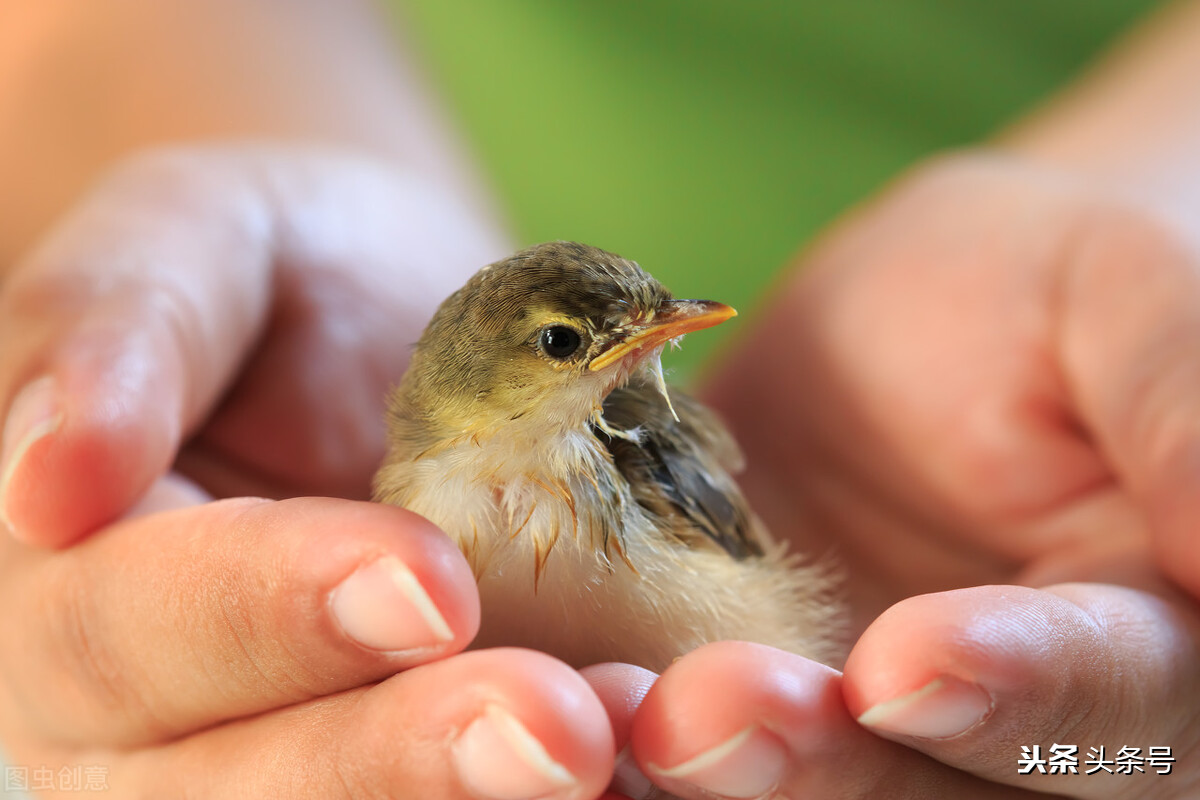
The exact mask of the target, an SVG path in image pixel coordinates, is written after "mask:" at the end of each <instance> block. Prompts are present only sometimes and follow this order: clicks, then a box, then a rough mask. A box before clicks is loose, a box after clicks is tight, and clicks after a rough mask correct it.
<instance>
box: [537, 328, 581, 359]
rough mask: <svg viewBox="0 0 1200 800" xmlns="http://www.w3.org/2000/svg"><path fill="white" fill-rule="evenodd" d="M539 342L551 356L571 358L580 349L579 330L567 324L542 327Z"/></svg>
mask: <svg viewBox="0 0 1200 800" xmlns="http://www.w3.org/2000/svg"><path fill="white" fill-rule="evenodd" d="M538 344H539V345H541V348H542V352H544V353H545V354H546V355H548V356H550V357H551V358H570V357H571V355H573V354H574V353H575V351H576V350H578V349H579V344H580V339H579V332H578V331H576V330H575V329H574V328H569V327H567V326H566V325H549V326H547V327H545V328H542V332H541V333H540V334H539V335H538Z"/></svg>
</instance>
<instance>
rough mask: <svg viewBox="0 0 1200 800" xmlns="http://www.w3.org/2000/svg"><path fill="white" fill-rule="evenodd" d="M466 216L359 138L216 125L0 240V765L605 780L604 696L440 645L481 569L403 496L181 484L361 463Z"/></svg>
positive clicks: (452, 636)
mask: <svg viewBox="0 0 1200 800" xmlns="http://www.w3.org/2000/svg"><path fill="white" fill-rule="evenodd" d="M490 246H491V244H489V235H488V234H487V232H486V229H484V228H482V227H481V226H480V225H479V224H478V223H475V222H474V221H472V220H470V219H469V218H466V217H465V215H463V214H461V213H459V212H457V211H456V209H455V207H454V206H453V205H452V204H451V203H449V202H448V201H442V200H439V199H438V196H437V195H436V194H435V193H433V192H431V191H428V190H427V188H426V187H424V186H423V185H422V184H420V183H418V182H416V181H411V180H408V179H405V178H403V176H397V175H395V174H393V173H391V172H390V171H389V170H388V169H386V168H384V167H382V166H380V165H375V164H372V163H370V162H364V161H359V160H355V159H349V158H344V157H341V156H336V155H332V154H328V153H312V152H305V151H293V152H282V153H281V152H279V151H274V152H267V151H265V150H251V149H244V148H227V149H213V150H198V151H191V152H172V153H162V154H157V155H154V156H151V157H147V158H143V159H139V160H135V161H134V162H131V163H130V164H128V165H126V166H125V167H124V168H122V169H121V170H119V171H118V172H117V173H116V174H115V175H114V176H113V177H112V178H111V179H110V180H109V181H108V182H107V183H106V184H105V185H103V186H102V187H101V188H100V189H99V190H98V191H97V193H96V194H95V195H93V196H92V197H91V198H90V200H88V201H87V202H86V203H85V204H84V205H83V206H81V207H80V208H79V209H78V210H77V211H76V212H74V213H73V214H72V215H70V216H69V217H67V218H66V220H65V221H64V222H63V223H62V225H61V226H60V227H59V228H58V229H57V230H56V231H55V232H54V234H53V235H52V236H51V237H50V239H49V240H48V241H47V243H46V244H45V246H44V247H42V248H41V249H40V250H39V251H38V252H37V253H35V254H33V255H32V256H31V257H30V258H29V259H27V260H25V261H24V262H23V263H22V264H20V265H19V266H18V267H17V268H16V269H15V271H14V273H13V274H12V276H11V278H10V280H9V281H8V282H7V283H6V284H5V285H4V287H3V295H2V296H0V397H3V398H5V408H8V407H9V405H12V406H13V411H12V414H11V416H10V422H9V424H8V427H7V431H6V437H5V439H6V446H5V457H6V462H5V463H6V467H5V471H4V475H5V478H4V481H3V483H4V486H3V490H2V497H3V500H4V503H5V508H6V510H7V512H8V514H9V515H10V516H11V518H12V520H13V522H14V524H15V528H16V533H18V534H19V536H20V537H21V538H22V539H23V540H25V543H18V542H17V541H15V540H13V539H12V538H11V537H8V536H3V537H0V640H2V641H4V642H5V643H6V645H5V647H4V648H0V742H2V743H3V748H4V750H5V751H6V754H7V755H8V756H9V761H10V763H11V764H14V765H26V766H28V767H31V768H37V767H40V766H49V767H52V768H53V769H54V770H57V769H58V768H59V767H60V766H67V767H70V766H74V765H99V766H101V767H102V768H103V769H104V770H105V772H104V773H103V778H104V782H105V783H106V785H107V786H108V787H109V788H110V789H112V790H113V792H114V794H115V795H116V796H160V797H168V796H183V795H185V794H195V795H197V796H209V797H222V796H225V797H246V796H266V797H275V796H299V795H301V794H304V795H307V796H314V797H360V796H366V795H370V796H385V795H388V794H396V793H405V794H407V793H411V792H413V791H417V792H419V793H422V794H424V795H428V796H437V797H448V798H454V797H467V796H471V797H479V796H495V797H519V796H521V795H522V793H526V794H536V795H539V796H540V795H546V796H550V797H555V798H560V797H561V798H583V797H593V796H595V795H596V794H598V793H599V792H600V790H601V789H602V788H603V787H604V786H605V784H606V783H607V782H608V779H609V776H610V773H611V769H612V760H613V744H612V733H611V727H610V724H609V721H608V718H607V716H606V715H605V710H604V707H603V706H602V705H601V704H600V702H599V701H598V700H597V698H596V696H595V693H594V692H593V690H592V689H591V688H590V687H589V685H588V684H587V683H586V682H585V681H584V680H583V679H581V678H580V677H579V675H578V674H577V673H575V672H574V671H572V670H570V669H569V668H567V667H566V666H565V665H563V664H561V663H559V662H557V661H554V660H553V659H550V658H548V657H545V656H541V655H539V654H536V653H529V652H524V651H515V650H497V651H489V652H480V653H469V654H462V655H454V654H456V653H458V651H460V650H462V649H463V648H464V647H465V646H466V645H467V643H468V642H469V641H470V640H471V639H472V637H473V636H474V635H475V632H476V630H477V628H478V623H479V601H478V596H477V594H476V590H475V583H474V580H473V577H472V575H471V573H470V570H469V569H468V568H467V566H466V564H465V562H464V561H463V559H462V558H461V556H460V554H459V553H458V551H457V550H456V549H455V548H454V547H453V546H452V545H451V544H450V543H449V541H448V540H447V539H446V538H445V537H444V536H443V535H442V534H441V533H440V532H439V531H437V530H435V529H434V528H433V527H432V526H430V525H429V524H428V523H427V522H425V521H423V520H421V519H419V518H417V517H415V516H414V515H412V514H409V513H406V512H404V511H402V510H399V509H394V508H390V507H383V506H378V505H374V504H367V503H359V502H352V501H349V500H336V499H314V498H305V499H295V500H285V501H281V502H271V501H267V500H257V499H247V498H241V499H230V500H221V501H217V502H208V503H203V504H199V505H197V503H202V502H203V501H205V500H208V499H210V498H209V496H208V493H209V492H211V493H215V494H219V495H224V494H245V493H248V492H258V493H262V494H269V495H287V494H291V493H297V492H314V493H315V492H321V493H325V494H330V495H343V496H349V497H354V496H360V495H363V494H365V492H366V487H367V481H368V478H369V476H370V473H371V471H372V470H373V468H374V466H375V464H376V462H377V460H378V458H379V455H380V446H381V442H382V434H381V432H380V431H379V426H380V417H381V414H382V403H383V396H384V391H385V389H386V387H387V385H388V383H390V382H391V381H393V380H394V379H395V377H396V376H397V375H398V374H399V373H400V371H401V370H402V369H403V365H404V362H405V360H406V358H407V346H408V343H410V342H412V341H414V340H415V339H416V337H417V336H418V335H419V332H420V329H421V327H422V326H423V324H424V320H425V319H426V318H427V317H428V314H429V310H430V309H431V308H432V306H433V304H435V303H436V302H438V301H439V300H440V299H441V297H442V296H443V295H444V294H446V293H447V292H448V291H450V290H451V289H452V288H454V287H455V286H457V285H458V283H459V282H460V281H461V279H462V276H463V275H464V274H465V273H466V272H468V271H471V270H473V269H474V268H475V267H476V266H477V265H478V263H482V262H483V261H486V260H487V259H489V258H491V257H492V256H493V255H494V253H492V252H488V248H489V247H490ZM497 251H498V252H502V250H501V248H500V247H497ZM46 376H49V377H48V378H47V377H46ZM31 387H32V388H31ZM14 395H15V396H18V397H19V399H18V400H17V401H15V402H14V401H13V400H12V398H13V397H14ZM31 432H32V433H31ZM177 453H178V456H177V455H176V454H177ZM173 461H174V462H175V464H176V466H177V467H178V470H179V473H178V474H175V475H173V476H169V477H159V476H161V475H162V473H164V472H165V471H166V469H167V467H168V466H169V465H171V464H172V462H173ZM184 475H187V476H190V477H191V478H192V479H194V480H195V481H198V482H199V483H200V484H202V485H203V486H204V487H207V490H208V491H207V492H206V491H205V490H204V489H202V488H201V487H200V486H199V485H197V484H196V483H193V482H191V481H189V480H188V479H187V478H185V477H183V476H184ZM147 487H150V490H149V492H148V493H147V492H146V490H147ZM135 501H137V502H136V505H135V506H134V508H132V509H131V510H130V509H129V506H131V505H132V504H134V503H135ZM118 516H120V517H123V518H121V519H118V520H117V521H115V522H110V521H111V520H112V519H113V518H114V517H118ZM106 522H109V523H110V524H107V525H102V523H106ZM98 526H99V527H98ZM85 534H86V538H84V539H82V540H80V538H79V537H82V536H85ZM72 541H76V542H77V543H76V544H75V545H74V546H73V547H70V548H67V549H64V550H61V551H57V552H55V551H48V550H46V549H41V548H37V547H34V546H33V545H56V546H57V545H65V544H67V543H69V542H72ZM450 656H453V657H450ZM416 666H420V667H421V668H420V669H411V668H412V667H416ZM522 729H523V730H524V731H525V732H526V734H527V735H525V734H522ZM530 742H540V745H541V747H540V748H539V747H537V746H531V745H530ZM214 766H215V768H214ZM60 788H61V787H60Z"/></svg>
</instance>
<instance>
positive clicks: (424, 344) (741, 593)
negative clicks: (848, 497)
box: [375, 242, 841, 671]
mask: <svg viewBox="0 0 1200 800" xmlns="http://www.w3.org/2000/svg"><path fill="white" fill-rule="evenodd" d="M735 313H736V312H734V310H733V309H732V308H730V307H729V306H726V305H723V304H721V303H715V302H711V301H704V300H676V299H674V298H673V297H672V296H671V293H670V292H669V291H668V290H667V289H666V288H665V287H664V286H662V284H660V283H659V282H658V281H656V280H655V279H654V278H653V277H651V276H650V275H649V274H647V273H646V272H645V271H643V270H642V269H641V268H640V267H639V266H638V265H637V264H635V263H634V262H632V261H628V260H626V259H623V258H621V257H619V256H616V255H613V254H611V253H607V252H604V251H603V250H598V249H596V248H594V247H588V246H586V245H581V244H576V243H572V242H551V243H546V244H540V245H536V246H534V247H531V248H529V249H527V250H523V251H521V252H519V253H517V254H516V255H514V256H511V257H510V258H507V259H504V260H503V261H498V262H496V263H494V264H491V265H489V266H486V267H484V268H483V269H481V270H480V271H479V272H478V273H476V274H475V275H474V277H472V278H471V279H470V280H469V281H468V282H467V283H466V285H465V286H463V287H462V288H461V289H459V290H458V291H457V292H455V293H454V294H453V295H451V296H450V297H449V298H448V299H447V300H446V301H445V302H444V303H442V305H441V307H440V308H439V309H438V311H437V313H436V314H435V315H434V317H433V320H432V321H431V322H430V324H429V327H428V328H427V329H426V330H425V333H424V335H423V336H422V337H421V340H420V342H419V343H418V344H417V347H416V351H415V352H414V354H413V358H412V363H411V365H410V366H409V369H408V371H407V372H406V373H405V375H404V377H403V380H402V381H401V382H400V384H399V386H398V387H397V388H396V389H395V390H394V392H393V394H392V396H391V397H390V404H389V411H388V429H389V442H388V444H389V452H388V455H387V458H386V460H385V462H384V464H383V466H382V467H381V468H380V469H379V472H378V473H377V474H376V476H375V498H376V499H377V500H379V501H382V502H385V503H392V504H395V505H399V506H404V507H405V508H408V509H411V510H412V511H415V512H417V513H419V514H421V515H423V516H425V517H427V518H428V519H430V520H432V521H433V522H434V523H436V524H437V525H438V526H440V527H441V528H442V529H443V530H445V531H446V532H447V533H448V534H449V535H450V536H451V537H453V538H454V540H455V541H456V542H457V543H458V545H459V547H461V548H462V551H463V553H464V554H465V555H466V557H467V559H468V560H469V561H470V563H471V565H472V568H473V569H474V571H475V576H476V578H477V579H478V581H479V590H480V595H481V598H482V603H483V621H482V628H481V631H480V634H479V637H478V638H477V640H476V646H481V647H486V646H494V645H502V644H504V645H520V646H525V647H532V648H536V649H539V650H543V651H546V652H549V653H552V654H553V655H555V656H558V657H559V658H562V659H563V660H565V661H567V662H568V663H570V664H573V665H575V666H583V665H586V664H591V663H596V662H601V661H623V662H629V663H633V664H639V665H641V666H644V667H647V668H649V669H652V670H655V671H661V670H662V669H664V668H665V667H666V666H667V665H668V664H670V662H671V661H672V660H674V659H675V658H677V657H679V656H681V655H683V654H684V653H687V652H688V651H690V650H692V649H694V648H695V647H698V646H699V645H701V644H704V643H706V642H710V641H716V640H722V639H740V640H748V641H755V642H761V643H764V644H768V645H773V646H775V647H780V648H783V649H786V650H791V651H793V652H796V653H799V654H801V655H805V656H808V657H810V658H814V659H817V660H823V661H827V660H830V659H832V658H835V657H836V656H837V654H838V650H839V646H838V638H839V637H838V633H839V620H840V616H841V614H840V610H839V607H838V604H837V603H836V602H835V600H834V595H835V591H834V589H835V587H834V583H835V581H834V580H833V578H832V571H831V570H830V569H829V568H828V565H813V564H809V565H801V564H799V563H797V561H796V559H794V558H789V557H786V556H785V555H784V553H783V547H782V546H781V545H778V544H776V543H774V542H773V541H772V540H771V539H770V537H769V535H768V534H767V532H766V531H765V530H764V529H763V526H762V525H761V523H760V522H759V521H758V520H757V518H756V517H755V516H754V515H753V514H752V513H751V512H750V510H749V509H748V508H747V506H746V503H745V500H744V499H743V497H742V495H741V493H740V491H739V490H738V488H737V485H736V484H735V483H734V480H733V478H732V477H731V473H732V472H736V471H737V470H738V469H740V467H741V456H740V454H739V452H738V449H737V446H736V445H735V444H734V442H733V440H732V438H731V437H730V435H729V434H728V432H727V431H726V430H725V428H724V427H723V426H722V424H721V423H720V421H719V420H718V419H717V418H716V417H715V415H714V414H713V413H712V412H710V411H709V410H708V409H706V408H705V407H704V406H702V405H701V404H699V403H698V402H696V401H695V400H693V399H691V398H689V397H688V396H686V395H684V394H682V393H680V392H678V391H675V390H673V389H668V387H667V386H666V384H665V383H664V381H663V373H662V366H661V362H660V355H661V353H662V350H663V348H664V346H665V345H667V343H669V342H674V341H676V340H677V339H678V338H679V337H680V336H682V335H683V334H685V333H688V332H690V331H694V330H699V329H701V328H706V327H709V326H711V325H715V324H718V323H720V322H722V321H724V320H726V319H728V318H729V317H731V316H733V315H734V314H735Z"/></svg>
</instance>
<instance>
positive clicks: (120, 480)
mask: <svg viewBox="0 0 1200 800" xmlns="http://www.w3.org/2000/svg"><path fill="white" fill-rule="evenodd" d="M37 385H38V384H37V382H35V383H34V384H30V387H34V386H37ZM43 385H44V384H43ZM30 387H27V389H28V388H30ZM27 396H28V395H26V394H24V393H23V394H22V395H21V396H19V397H18V402H19V401H20V400H21V398H22V397H27ZM57 409H58V410H56V411H55V412H54V413H53V415H45V416H42V417H41V420H40V422H36V423H35V424H33V425H32V426H25V425H23V424H22V417H25V418H26V419H28V417H26V415H25V414H24V412H22V410H21V408H20V406H19V405H17V403H14V406H13V412H12V413H10V415H9V420H8V424H6V432H5V448H4V449H5V456H4V464H3V473H2V474H0V509H2V514H3V520H4V522H5V524H6V525H7V527H8V528H9V530H10V531H11V532H12V534H13V536H14V537H15V538H16V539H17V540H18V541H21V542H23V543H25V544H30V545H34V546H38V547H50V548H57V547H65V546H67V545H69V544H72V543H73V542H75V541H77V540H78V539H80V538H82V537H83V536H85V535H87V534H88V533H90V532H91V531H93V530H95V529H96V528H99V527H100V526H102V525H104V524H106V523H108V522H111V521H112V520H114V519H116V518H117V517H119V516H121V515H122V514H123V513H125V512H126V511H127V510H128V509H130V508H131V507H133V506H134V505H135V504H136V503H137V501H138V499H139V498H140V497H141V496H142V495H143V494H144V493H145V492H146V491H147V489H149V488H150V486H151V484H152V483H153V482H154V480H155V479H156V478H158V477H160V476H161V475H162V474H164V473H165V471H166V469H167V466H168V461H169V459H168V456H167V455H166V454H167V453H168V452H169V450H170V448H171V446H172V445H171V444H170V442H169V441H167V440H168V439H170V438H171V437H170V436H169V435H165V436H164V435H163V431H161V430H160V429H158V428H157V427H156V426H155V425H154V420H153V418H152V416H151V415H143V416H142V419H141V421H140V422H138V423H134V422H133V421H132V420H130V419H129V415H130V412H131V411H133V409H130V408H128V407H121V408H116V409H113V408H111V407H105V406H104V405H101V406H99V407H96V408H94V409H81V410H79V413H76V409H75V408H72V407H70V406H69V405H68V404H66V403H62V404H60V405H58V406H57ZM96 412H98V413H96ZM98 417H99V418H98ZM14 420H15V421H14ZM9 429H11V430H12V431H13V434H12V435H11V436H10V435H9Z"/></svg>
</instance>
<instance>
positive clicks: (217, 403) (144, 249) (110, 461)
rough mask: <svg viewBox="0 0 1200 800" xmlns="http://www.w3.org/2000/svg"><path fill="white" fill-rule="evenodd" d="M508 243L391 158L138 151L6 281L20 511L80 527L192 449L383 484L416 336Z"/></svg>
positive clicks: (7, 362)
mask: <svg viewBox="0 0 1200 800" xmlns="http://www.w3.org/2000/svg"><path fill="white" fill-rule="evenodd" d="M506 249H507V248H506V246H505V245H504V243H503V241H502V240H501V239H500V237H499V236H498V235H496V234H495V233H494V232H493V231H492V229H491V228H490V227H489V226H488V225H487V224H486V223H484V222H482V221H480V220H478V219H477V218H475V217H474V216H472V215H471V214H469V213H467V212H466V211H464V210H463V209H462V207H461V206H460V205H459V204H458V203H457V202H455V201H454V199H453V198H450V197H448V196H445V195H443V194H441V193H440V192H439V191H438V190H437V189H436V188H434V187H432V186H430V185H428V184H427V182H425V181H422V180H419V179H417V178H415V177H411V176H409V175H407V174H405V173H403V172H399V171H397V170H395V169H394V168H392V167H390V166H387V165H384V164H382V163H377V162H375V161H372V160H369V159H361V158H357V157H354V156H347V155H342V154H339V153H336V152H325V151H322V150H319V149H311V148H291V149H289V148H287V147H278V146H275V147H266V146H263V147H253V146H232V145H231V146H228V147H207V148H195V149H190V150H189V149H183V150H165V151H162V152H155V153H151V154H148V155H142V156H140V157H137V158H134V159H131V160H130V161H129V162H127V163H126V164H124V165H122V166H120V167H118V168H117V169H115V170H114V171H113V173H112V174H111V175H110V176H109V178H108V179H107V180H106V181H104V182H102V183H101V185H100V186H99V187H98V188H97V189H96V190H95V191H94V192H93V193H92V194H91V195H90V196H89V197H88V198H86V199H85V200H84V201H83V202H82V203H81V204H80V205H79V207H78V208H76V209H75V210H74V211H73V212H72V213H71V214H69V215H68V216H67V217H66V218H65V219H64V220H63V222H62V223H61V224H59V225H58V226H57V228H56V229H55V230H54V231H52V232H51V234H50V235H49V236H48V237H46V239H45V241H44V243H43V244H42V246H41V247H39V248H37V249H36V250H35V251H34V252H33V253H31V254H30V255H29V256H28V257H26V258H25V259H23V261H22V262H21V263H19V264H17V265H15V267H14V268H13V269H12V270H11V271H10V274H8V275H7V276H6V279H5V282H4V283H3V285H2V291H0V411H3V412H5V413H6V419H7V423H6V424H5V426H4V437H3V439H4V444H3V453H2V458H0V512H2V513H3V517H4V518H5V519H6V520H7V521H8V522H9V525H10V527H11V528H12V530H13V532H14V533H15V534H16V535H17V536H18V537H20V538H21V539H23V540H25V541H27V542H30V543H34V544H39V545H55V546H57V545H64V544H67V543H69V542H71V541H73V540H75V539H76V538H78V537H79V536H81V535H83V534H84V533H86V532H87V531H89V530H91V529H93V528H95V527H96V526H98V525H100V524H102V523H104V522H106V521H109V520H111V519H114V518H116V517H117V516H118V515H119V514H120V513H122V512H123V511H124V510H125V509H126V508H128V507H129V506H130V505H131V504H132V503H133V502H134V501H135V500H136V498H137V497H139V496H140V495H141V494H142V493H143V492H144V491H145V490H146V489H147V487H148V486H149V485H150V484H151V483H152V481H153V480H155V479H156V478H157V477H159V476H161V475H163V474H164V473H165V472H166V471H167V469H168V468H169V467H170V466H171V465H172V464H174V465H176V466H177V468H178V469H179V470H180V471H182V472H183V473H185V474H187V475H188V476H190V477H191V478H193V479H194V480H197V481H198V482H200V483H201V484H202V485H203V486H205V487H206V488H207V489H209V490H210V491H211V492H212V493H213V494H215V495H217V496H234V495H247V494H258V495H264V496H273V497H282V496H292V495H302V494H309V495H311V494H321V495H332V496H341V497H352V498H360V497H365V496H366V493H367V491H368V486H369V479H370V475H371V472H372V471H373V470H374V468H375V467H376V466H377V464H378V462H379V459H380V457H381V456H382V442H383V435H382V424H383V423H382V415H383V398H384V396H385V394H386V391H387V388H388V387H389V385H391V384H392V383H394V382H395V381H396V380H397V378H398V376H399V375H400V374H401V373H402V372H403V369H404V366H405V365H406V363H407V359H408V355H409V351H410V347H411V344H412V343H413V342H415V341H416V339H417V338H418V337H419V335H420V332H421V329H422V327H423V326H424V324H425V322H426V321H427V319H428V317H429V315H430V314H431V313H432V310H433V308H434V307H435V306H436V304H437V303H438V302H440V301H441V299H442V298H443V297H445V296H446V295H447V294H449V293H450V292H451V291H453V289H455V288H456V287H457V286H458V285H459V284H460V283H461V282H462V281H463V280H464V279H465V278H466V276H467V275H469V274H471V273H472V272H473V271H474V270H475V269H477V268H478V266H479V265H480V264H483V263H487V262H488V261H490V260H492V259H494V258H496V257H497V256H499V255H501V254H503V252H504V251H505V250H506ZM100 464H102V465H104V467H103V468H102V469H98V468H97V465H100Z"/></svg>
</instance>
